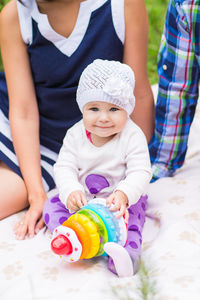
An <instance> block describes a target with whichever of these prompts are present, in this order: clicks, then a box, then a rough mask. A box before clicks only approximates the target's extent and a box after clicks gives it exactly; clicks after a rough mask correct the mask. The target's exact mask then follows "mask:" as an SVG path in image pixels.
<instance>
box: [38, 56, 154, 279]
mask: <svg viewBox="0 0 200 300" xmlns="http://www.w3.org/2000/svg"><path fill="white" fill-rule="evenodd" d="M134 86H135V78H134V73H133V71H132V69H131V68H130V67H129V66H128V65H126V64H122V63H120V62H117V61H107V60H100V59H98V60H95V61H94V62H93V63H91V64H90V65H88V66H87V68H86V69H85V70H84V71H83V73H82V75H81V77H80V81H79V85H78V90H77V103H78V105H79V108H80V110H81V112H82V114H83V119H82V120H81V121H79V122H78V123H76V124H75V125H74V126H73V127H72V128H70V129H69V130H68V131H67V134H66V136H65V138H64V141H63V146H62V148H61V150H60V153H59V156H58V160H57V162H56V164H55V166H54V173H55V181H56V185H57V188H58V192H59V198H58V197H54V198H53V199H49V200H48V201H47V202H46V204H45V208H44V213H43V215H44V221H45V223H46V225H47V226H48V228H49V229H50V231H51V232H53V230H54V229H55V228H56V227H57V226H59V225H61V224H62V223H63V222H64V221H65V220H67V219H68V218H69V216H70V214H71V213H73V212H75V211H77V210H79V209H80V208H81V207H82V206H84V205H86V204H87V203H88V202H89V201H90V200H91V199H93V198H94V197H100V198H105V199H106V204H107V206H108V207H109V208H110V210H112V211H118V215H117V218H119V217H121V216H123V215H124V217H125V220H126V222H127V223H128V240H127V243H126V245H125V247H122V246H120V245H119V244H117V243H112V242H107V243H106V244H105V245H104V250H105V252H106V253H107V254H108V255H109V261H108V268H109V269H110V270H111V271H112V272H114V273H117V274H118V276H120V277H125V276H132V275H133V274H134V273H135V272H136V270H137V268H138V262H139V258H140V255H141V244H142V229H143V225H144V221H145V210H146V200H147V196H146V195H145V193H146V190H147V187H148V184H149V181H150V180H151V165H150V159H149V152H148V146H147V142H146V139H145V136H144V134H143V132H142V131H141V130H140V128H139V127H138V126H137V125H136V124H135V123H134V122H133V121H132V120H131V119H130V115H131V113H132V112H133V109H134V105H135V98H134V94H133V92H134Z"/></svg>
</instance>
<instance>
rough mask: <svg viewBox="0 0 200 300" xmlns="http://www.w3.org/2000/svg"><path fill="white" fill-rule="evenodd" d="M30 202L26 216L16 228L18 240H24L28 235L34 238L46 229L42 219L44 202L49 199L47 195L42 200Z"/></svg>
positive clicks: (41, 197)
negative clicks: (41, 230)
mask: <svg viewBox="0 0 200 300" xmlns="http://www.w3.org/2000/svg"><path fill="white" fill-rule="evenodd" d="M36 199H37V200H35V201H34V199H32V200H30V201H29V203H30V207H29V209H28V211H27V212H26V214H25V216H24V217H23V218H22V219H21V220H20V221H19V222H18V223H17V224H16V226H15V228H14V233H15V236H16V238H17V239H18V240H23V239H24V238H25V237H26V235H28V236H29V238H33V237H34V235H35V234H37V233H38V232H39V231H40V229H42V228H43V227H44V221H43V218H42V211H43V207H44V202H45V200H46V199H47V196H46V193H44V195H43V196H40V198H38V197H37V198H36Z"/></svg>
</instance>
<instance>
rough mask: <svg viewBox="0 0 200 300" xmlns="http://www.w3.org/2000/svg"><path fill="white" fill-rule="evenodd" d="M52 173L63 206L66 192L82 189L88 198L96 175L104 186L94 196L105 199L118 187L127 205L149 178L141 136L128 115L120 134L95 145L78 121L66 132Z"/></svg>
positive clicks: (90, 197)
mask: <svg viewBox="0 0 200 300" xmlns="http://www.w3.org/2000/svg"><path fill="white" fill-rule="evenodd" d="M54 175H55V182H56V185H57V188H58V192H59V197H60V199H61V201H62V202H63V203H64V204H65V205H66V203H67V198H68V196H69V194H70V193H71V192H73V191H76V190H81V191H83V192H84V193H85V195H86V198H87V200H88V201H89V200H90V199H92V198H93V197H94V194H91V192H90V191H91V190H89V187H88V186H91V181H92V180H93V179H94V181H95V180H96V179H97V178H98V177H100V181H101V182H102V181H103V182H104V183H103V185H104V186H105V188H103V189H102V190H100V191H99V192H98V193H96V197H102V198H106V197H108V196H109V195H110V194H111V193H112V192H113V191H115V190H120V191H123V192H124V193H125V194H126V195H127V197H128V201H129V206H131V205H132V204H135V203H136V202H137V201H138V200H139V198H140V196H141V195H142V194H144V193H145V192H146V189H147V186H148V184H149V181H150V179H151V164H150V158H149V152H148V146H147V142H146V139H145V136H144V134H143V132H142V130H141V129H140V128H139V127H138V126H137V125H136V124H135V123H134V122H133V121H132V120H131V119H129V118H128V120H127V123H126V125H125V127H124V129H123V130H122V132H121V133H118V134H117V135H115V136H114V137H113V139H112V140H110V141H109V142H108V143H106V144H105V145H103V146H101V147H96V146H94V145H93V144H92V143H91V142H90V141H89V139H88V137H87V135H86V130H85V127H84V124H83V121H82V120H81V121H79V122H78V123H76V124H75V125H74V126H73V127H72V128H70V129H69V130H68V131H67V134H66V136H65V138H64V141H63V146H62V147H61V150H60V153H59V156H58V160H57V162H56V164H55V165H54ZM89 177H90V179H89ZM88 179H89V180H88ZM97 181H98V180H97ZM86 182H87V184H86ZM88 182H89V184H88ZM97 190H98V189H97ZM96 192H97V191H96Z"/></svg>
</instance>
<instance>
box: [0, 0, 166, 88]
mask: <svg viewBox="0 0 200 300" xmlns="http://www.w3.org/2000/svg"><path fill="white" fill-rule="evenodd" d="M6 2H8V0H0V10H1V9H2V7H3V6H4V5H5V3H6ZM145 2H146V6H147V11H148V15H149V46H148V74H149V79H150V82H151V84H154V83H156V82H157V55H158V49H159V45H160V39H161V35H162V29H163V24H164V19H165V13H166V8H167V3H168V0H156V1H153V0H145ZM152 3H153V4H152ZM155 3H156V4H155ZM0 70H2V62H1V57H0Z"/></svg>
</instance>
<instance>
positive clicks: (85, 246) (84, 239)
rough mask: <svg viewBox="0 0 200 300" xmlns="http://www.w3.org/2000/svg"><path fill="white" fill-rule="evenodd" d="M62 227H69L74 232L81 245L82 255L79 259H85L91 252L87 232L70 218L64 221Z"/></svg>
mask: <svg viewBox="0 0 200 300" xmlns="http://www.w3.org/2000/svg"><path fill="white" fill-rule="evenodd" d="M62 225H63V226H66V227H69V228H71V229H73V230H74V231H75V233H76V234H77V237H78V239H79V241H80V243H81V245H82V253H81V256H80V259H82V258H85V257H86V256H87V255H88V254H89V252H90V250H91V241H90V235H89V233H88V231H87V230H86V229H85V228H84V226H83V225H82V224H80V223H78V222H77V221H75V220H73V219H71V218H69V219H68V220H66V221H65V222H64V223H63V224H62Z"/></svg>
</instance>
